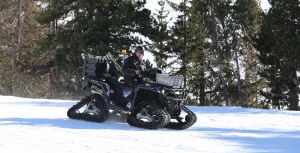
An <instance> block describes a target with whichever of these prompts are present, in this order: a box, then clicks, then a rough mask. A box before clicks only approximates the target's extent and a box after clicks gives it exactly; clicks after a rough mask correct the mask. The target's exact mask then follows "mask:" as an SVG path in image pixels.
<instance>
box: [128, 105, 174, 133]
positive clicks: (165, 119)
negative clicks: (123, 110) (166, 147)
mask: <svg viewBox="0 0 300 153" xmlns="http://www.w3.org/2000/svg"><path fill="white" fill-rule="evenodd" d="M127 122H128V124H129V125H131V126H136V127H140V128H145V129H158V128H163V127H164V126H166V125H167V124H168V123H169V122H170V114H169V113H168V112H167V111H165V110H164V109H160V108H159V107H158V106H157V105H155V104H149V103H144V102H143V103H140V104H139V105H137V106H136V107H135V108H134V110H133V111H132V113H131V114H130V115H129V116H128V118H127Z"/></svg>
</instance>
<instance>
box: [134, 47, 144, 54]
mask: <svg viewBox="0 0 300 153" xmlns="http://www.w3.org/2000/svg"><path fill="white" fill-rule="evenodd" d="M137 51H141V52H142V53H144V48H143V47H142V46H136V47H135V52H137Z"/></svg>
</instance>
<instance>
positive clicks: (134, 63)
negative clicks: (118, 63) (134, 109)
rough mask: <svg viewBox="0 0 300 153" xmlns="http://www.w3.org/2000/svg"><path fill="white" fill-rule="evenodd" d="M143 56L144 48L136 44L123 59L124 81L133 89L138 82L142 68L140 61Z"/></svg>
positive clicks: (142, 64)
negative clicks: (131, 52)
mask: <svg viewBox="0 0 300 153" xmlns="http://www.w3.org/2000/svg"><path fill="white" fill-rule="evenodd" d="M143 56H144V48H143V47H142V46H136V47H135V51H134V53H133V54H132V55H131V56H129V57H127V58H126V59H125V60H124V63H123V74H124V82H125V84H127V85H128V86H129V87H130V88H132V89H134V88H135V87H136V86H137V85H138V84H139V82H140V75H141V72H142V71H143V70H144V63H143V61H142V57H143Z"/></svg>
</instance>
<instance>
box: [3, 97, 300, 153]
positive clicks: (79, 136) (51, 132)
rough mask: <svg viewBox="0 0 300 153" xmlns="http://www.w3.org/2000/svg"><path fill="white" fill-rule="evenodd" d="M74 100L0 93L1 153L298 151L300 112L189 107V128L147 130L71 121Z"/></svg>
mask: <svg viewBox="0 0 300 153" xmlns="http://www.w3.org/2000/svg"><path fill="white" fill-rule="evenodd" d="M75 103H76V101H68V100H49V99H28V98H19V97H12V96H0V153H159V152H163V153H185V152H186V153H299V152H300V122H299V121H300V112H293V111H278V110H259V109H246V108H238V107H196V106H193V107H189V108H190V109H191V110H192V111H194V112H195V113H196V115H197V118H198V120H197V122H196V123H195V124H194V125H193V126H192V127H191V128H189V129H187V130H179V131H178V130H170V129H159V130H147V129H141V128H136V127H132V126H130V125H128V124H127V123H126V122H125V121H124V120H121V119H117V118H113V117H110V118H109V119H108V120H107V121H105V122H104V123H92V122H87V121H79V120H71V119H69V118H68V117H67V115H66V112H67V110H68V108H69V107H71V106H72V105H73V104H75Z"/></svg>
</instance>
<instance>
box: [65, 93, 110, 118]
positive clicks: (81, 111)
mask: <svg viewBox="0 0 300 153" xmlns="http://www.w3.org/2000/svg"><path fill="white" fill-rule="evenodd" d="M108 114H109V110H108V108H107V105H106V103H105V101H104V99H103V97H101V96H100V95H96V94H95V95H90V96H87V97H85V98H84V99H82V100H81V101H80V102H78V103H77V104H75V105H73V106H72V107H71V108H70V109H69V110H68V112H67V115H68V117H69V118H71V119H78V120H85V121H92V122H104V121H105V120H106V119H107V118H108Z"/></svg>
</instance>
